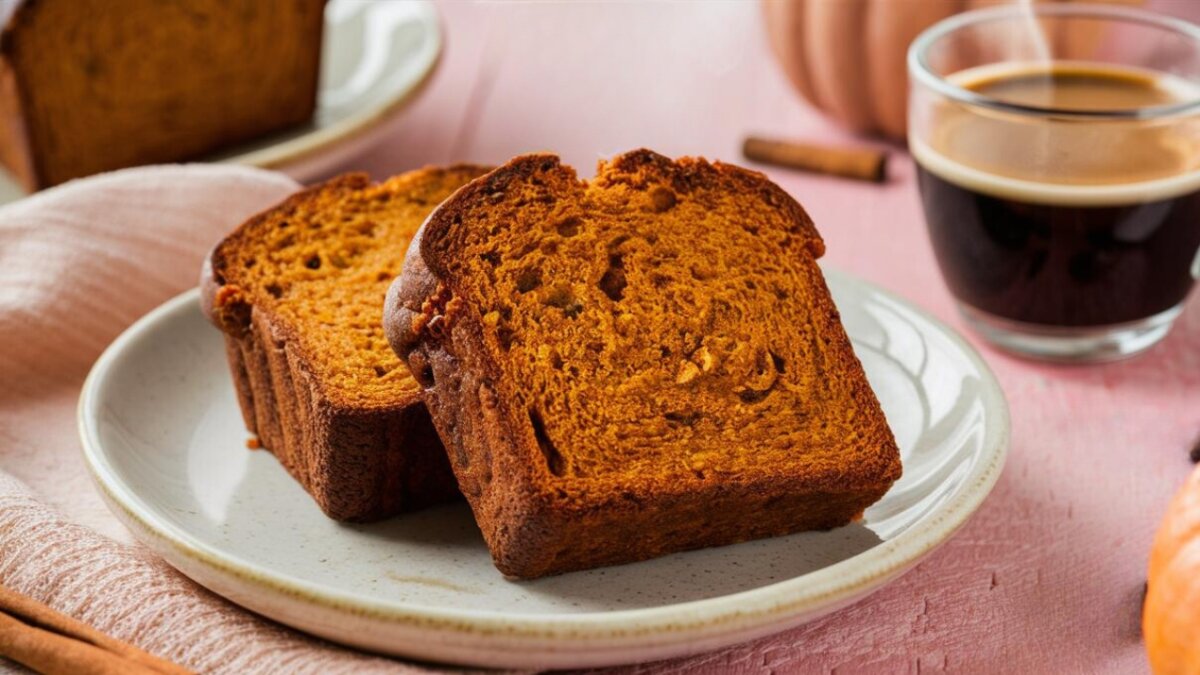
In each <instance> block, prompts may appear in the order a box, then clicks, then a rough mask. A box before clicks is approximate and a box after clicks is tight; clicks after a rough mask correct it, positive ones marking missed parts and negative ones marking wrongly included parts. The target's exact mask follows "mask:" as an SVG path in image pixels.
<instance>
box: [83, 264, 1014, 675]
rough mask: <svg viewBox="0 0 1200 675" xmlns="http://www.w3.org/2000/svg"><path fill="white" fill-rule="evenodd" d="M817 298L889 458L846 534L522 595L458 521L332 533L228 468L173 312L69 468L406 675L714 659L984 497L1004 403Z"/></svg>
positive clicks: (285, 483) (197, 568) (94, 387)
mask: <svg viewBox="0 0 1200 675" xmlns="http://www.w3.org/2000/svg"><path fill="white" fill-rule="evenodd" d="M827 276H828V279H829V282H830V287H831V288H832V290H833V293H834V296H835V299H836V300H837V304H838V306H839V308H840V309H841V312H842V318H843V320H844V321H845V324H846V328H847V330H848V331H849V333H850V335H851V337H852V338H853V341H854V346H855V350H856V351H857V352H858V355H859V357H860V358H861V359H862V362H863V365H864V366H865V367H866V370H867V374H868V376H869V377H870V380H871V383H872V385H873V386H874V388H875V392H876V393H877V394H878V396H879V399H880V401H881V402H882V403H883V407H884V410H885V412H886V413H887V416H888V419H889V421H890V423H891V426H892V428H893V430H894V432H895V435H896V440H897V441H898V442H899V444H900V448H901V451H902V453H903V460H904V477H903V478H902V479H901V480H900V481H899V482H898V483H897V484H896V485H895V486H894V487H893V488H892V490H891V491H890V492H889V493H888V494H887V495H886V496H885V497H884V498H883V500H882V501H880V502H879V503H878V504H876V505H874V506H872V507H871V508H870V509H868V510H867V512H866V517H865V519H864V520H863V522H862V523H860V524H854V525H850V526H847V527H843V528H840V529H837V530H834V531H831V532H814V533H805V534H797V535H792V536H789V537H780V538H777V539H771V540H764V541H757V542H750V543H746V544H739V545H736V546H727V547H723V548H715V549H708V550H702V551H693V552H690V553H681V554H677V555H671V556H667V557H665V558H660V559H658V560H652V561H648V562H642V563H636V564H632V565H625V566H621V567H610V568H606V569H601V570H592V571H587V572H576V573H572V574H566V575H562V576H558V577H552V578H548V579H542V580H538V581H533V582H510V581H506V580H505V579H504V578H503V577H502V576H501V575H500V573H499V572H497V571H496V569H495V568H494V567H492V564H491V559H490V557H489V556H488V552H487V549H486V548H485V546H484V543H483V540H482V538H481V536H480V534H479V531H478V530H477V529H476V527H475V524H474V522H473V521H472V519H471V514H470V511H469V510H468V509H467V507H466V506H465V505H462V504H460V505H451V506H445V507H439V508H435V509H432V510H429V511H425V512H422V513H417V514H412V515H406V516H401V517H398V518H394V519H392V520H390V521H388V522H385V523H381V524H376V525H369V526H363V525H340V524H337V523H335V522H333V521H331V520H329V519H327V518H326V517H325V516H323V515H322V514H321V512H320V511H319V510H318V509H317V507H316V505H315V504H314V503H313V502H312V501H311V500H310V499H309V498H308V496H307V495H306V494H305V493H304V492H303V491H302V490H301V489H300V487H299V486H298V485H297V484H296V483H294V482H293V481H292V480H291V479H290V478H289V477H288V476H287V474H286V473H285V472H284V471H283V469H282V468H281V467H280V466H279V464H278V463H277V462H276V461H275V459H274V458H273V457H272V456H271V455H270V454H268V453H266V452H262V451H259V452H252V451H249V450H247V449H246V446H245V441H246V432H245V430H244V427H243V425H242V420H241V416H240V414H239V412H238V407H237V402H236V400H235V398H234V390H233V386H232V382H231V380H230V377H229V374H228V373H227V369H226V363H225V354H224V350H223V347H222V339H221V337H220V335H219V334H218V333H217V331H216V329H215V328H212V327H211V326H209V325H208V324H207V322H206V320H205V319H204V317H203V316H202V315H201V312H200V308H199V306H198V305H199V303H198V294H197V292H195V291H193V292H189V293H185V294H184V295H182V296H179V297H177V298H175V299H174V300H172V301H170V302H168V303H167V304H165V305H163V306H162V307H159V308H158V309H156V310H155V311H153V312H151V313H150V314H148V315H147V316H146V317H144V318H143V319H141V320H140V321H138V322H137V323H136V324H134V326H133V327H131V328H130V329H129V330H128V331H126V332H125V334H124V335H122V336H121V337H120V338H118V339H117V340H116V342H114V343H113V344H112V346H111V347H109V349H108V351H107V352H105V353H104V355H103V356H102V357H101V358H100V360H99V361H98V362H97V363H96V365H95V367H94V368H93V370H92V373H91V375H90V376H89V378H88V380H87V383H86V384H85V385H84V389H83V395H82V398H81V400H80V408H79V414H80V416H79V423H80V430H81V435H82V438H83V447H84V454H85V457H86V459H87V464H88V466H89V467H90V469H91V471H92V474H93V477H94V478H95V480H96V483H97V485H98V486H99V488H100V490H101V491H102V493H103V494H104V496H105V498H106V500H107V501H108V504H109V506H110V507H111V508H112V510H113V512H114V513H115V514H116V515H117V516H118V517H119V518H120V519H121V520H122V521H123V522H124V523H125V524H126V525H127V526H128V527H129V528H130V529H131V530H132V531H133V533H134V534H135V535H136V536H137V537H138V538H139V539H141V540H142V541H143V542H145V543H146V544H147V545H149V546H150V547H151V548H153V549H154V550H155V551H157V552H158V553H160V554H161V555H162V556H163V557H164V558H166V560H167V561H168V562H170V563H171V564H172V565H174V566H175V567H177V568H179V569H180V570H181V571H183V573H184V574H186V575H188V576H190V577H192V578H193V579H195V580H196V581H198V582H199V583H201V584H202V585H204V586H207V587H208V588H210V589H212V590H213V591H215V592H217V593H220V594H221V595H224V596H226V597H228V598H229V599H231V600H233V601H234V602H236V603H239V604H241V605H244V606H246V607H248V608H250V609H253V610H255V611H257V612H259V613H261V614H264V615H266V616H269V617H271V618H274V619H277V620H278V621H281V622H283V623H285V624H289V625H292V626H295V627H297V628H300V629H301V630H305V631H309V632H311V633H315V634H317V635H321V636H324V637H327V638H329V639H331V640H336V641H338V642H343V643H346V644H350V645H355V646H359V647H363V648H366V649H371V650H376V651H380V652H386V653H390V654H397V655H403V656H409V657H414V658H419V659H426V660H435V661H448V662H455V663H463V664H472V665H481V666H507V667H566V666H589V665H608V664H616V663H626V662H634V661H646V660H651V659H659V658H665V657H670V656H678V655H683V654H689V653H694V652H700V651H705V650H710V649H714V648H717V647H721V646H724V645H727V644H732V643H735V642H739V641H743V640H747V639H750V638H754V637H757V636H761V635H765V634H768V633H771V632H774V631H779V630H782V629H785V628H788V627H791V626H795V625H797V624H800V623H803V622H805V621H809V620H811V619H813V618H816V617H818V616H821V615H823V614H826V613H828V612H830V611H832V610H835V609H837V608H839V607H842V606H845V605H847V604H849V603H851V602H853V601H855V600H858V599H860V598H862V597H863V596H865V595H867V594H868V593H870V592H871V591H873V590H875V589H877V588H879V587H880V586H882V585H883V584H885V583H887V582H888V581H889V580H891V579H894V578H895V577H897V576H898V575H900V574H901V573H902V572H904V571H905V570H907V569H909V568H911V567H912V566H913V565H915V564H916V563H917V561H918V560H920V559H921V558H922V557H923V556H925V555H926V554H928V553H929V552H930V551H932V550H933V549H934V548H935V547H937V546H938V545H939V544H941V543H942V542H944V541H946V539H947V538H948V537H950V535H951V534H953V533H954V531H955V530H956V529H958V527H959V526H961V525H962V524H963V523H964V522H965V521H966V520H967V518H968V517H969V516H970V515H971V513H972V512H974V511H975V509H976V508H977V507H978V506H979V504H980V503H981V502H982V501H983V499H984V497H985V496H986V495H987V494H988V492H989V491H990V490H991V488H992V485H993V484H994V483H995V481H996V479H997V477H998V476H999V474H1000V470H1001V468H1002V466H1003V464H1004V457H1005V454H1006V451H1007V446H1008V433H1009V422H1008V411H1007V407H1006V404H1005V401H1004V397H1003V394H1002V393H1001V392H1000V388H999V387H998V386H997V384H996V381H995V379H994V378H993V377H992V374H991V373H990V372H989V371H988V369H987V366H986V365H984V363H983V361H982V360H981V359H980V358H979V356H978V355H977V354H976V353H975V352H974V351H973V350H972V349H971V348H970V347H969V346H968V345H967V344H966V343H965V342H963V340H962V339H961V338H959V337H958V336H957V335H955V334H954V333H953V332H952V331H951V330H950V329H949V328H947V327H945V326H943V325H941V324H940V323H938V322H937V321H935V320H934V319H933V318H931V317H929V316H927V315H925V314H924V313H922V312H920V311H919V310H916V309H914V308H913V307H911V306H910V305H908V304H906V303H905V302H903V301H901V300H899V299H897V298H895V297H893V296H891V295H888V294H887V293H885V292H883V291H881V290H879V289H878V288H876V287H874V286H871V285H869V284H867V283H865V282H863V281H859V280H856V279H854V278H852V277H849V276H846V275H844V274H839V273H836V272H833V271H828V272H827Z"/></svg>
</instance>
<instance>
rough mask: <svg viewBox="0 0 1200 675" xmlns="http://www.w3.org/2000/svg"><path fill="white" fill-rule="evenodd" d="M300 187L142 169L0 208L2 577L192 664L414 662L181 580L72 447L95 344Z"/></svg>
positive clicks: (222, 171) (390, 665)
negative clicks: (357, 646) (143, 541)
mask: <svg viewBox="0 0 1200 675" xmlns="http://www.w3.org/2000/svg"><path fill="white" fill-rule="evenodd" d="M297 187H298V185H297V184H296V183H295V182H294V181H292V180H291V179H290V178H287V177H286V176H283V175H282V174H277V173H272V172H267V171H261V170H257V169H250V168H244V167H233V166H219V165H187V166H163V167H147V168H138V169H130V170H126V171H119V172H116V173H111V174H106V175H102V176H98V177H94V178H89V179H85V180H80V181H75V182H71V183H68V184H66V185H63V186H61V187H58V188H55V189H52V190H49V191H46V192H43V193H40V194H38V195H35V196H33V197H30V198H27V199H24V200H22V201H19V202H17V203H15V204H12V205H9V206H6V207H2V208H0V584H2V585H4V586H8V587H9V588H11V589H13V590H15V591H17V592H18V593H22V594H25V595H27V596H29V597H32V598H34V599H36V600H39V601H41V602H43V603H45V604H47V605H49V606H51V607H53V608H54V609H57V610H59V611H61V612H63V613H65V614H68V615H71V616H73V617H75V618H77V619H80V620H82V621H84V622H86V623H89V624H91V625H92V626H94V627H95V628H97V629H99V630H101V631H103V632H105V633H108V634H110V635H112V636H113V637H116V638H119V639H122V640H125V641H127V642H130V643H132V644H135V645H137V646H139V647H141V648H143V649H145V650H147V651H149V652H152V653H154V654H157V655H159V656H162V657H164V658H167V659H170V660H173V661H175V662H177V663H179V664H181V665H184V666H186V667H189V668H192V669H194V670H197V671H200V672H215V673H221V672H226V673H248V672H288V673H374V672H415V671H418V670H421V669H418V668H416V667H413V666H408V665H405V664H402V663H399V662H395V661H390V660H387V659H383V658H378V657H371V656H368V655H365V654H360V653H356V652H353V651H350V650H345V649H341V648H338V647H335V646H333V645H329V644H327V643H324V642H321V641H318V640H315V639H312V638H308V637H305V636H303V635H301V634H299V633H296V632H294V631H291V630H288V629H286V628H283V627H281V626H279V625H277V624H274V623H272V622H270V621H267V620H264V619H261V618H259V617H257V616H255V615H253V614H251V613H249V612H246V611H244V610H241V609H239V608H237V607H235V606H234V605H232V604H230V603H228V602H226V601H224V600H222V599H221V598H219V597H217V596H215V595H213V594H211V593H209V592H208V591H206V590H204V589H202V588H200V587H199V586H198V585H196V584H194V583H192V582H191V581H189V580H188V579H186V578H185V577H183V576H182V575H181V574H179V573H177V572H175V571H174V570H173V569H172V568H170V567H169V566H168V565H167V564H166V563H164V562H162V561H161V560H159V559H158V558H157V557H156V556H154V555H153V554H151V553H150V552H149V551H148V550H147V549H145V548H143V547H141V546H140V545H137V544H134V543H132V541H131V538H130V536H129V534H128V533H127V532H126V531H125V530H124V528H122V527H121V526H120V525H119V524H118V523H117V522H116V520H115V519H114V518H113V517H112V516H110V515H109V514H108V513H107V510H106V509H105V507H104V506H103V504H102V503H101V501H100V498H99V496H98V495H97V493H96V491H95V489H94V488H93V487H92V485H91V482H90V479H89V478H88V476H87V473H86V470H85V469H84V466H83V461H82V459H81V457H80V449H79V442H78V439H77V436H76V430H75V405H76V402H77V400H78V395H79V388H80V386H81V384H82V382H83V379H84V377H85V376H86V375H87V371H88V369H89V367H90V366H91V364H92V362H93V361H95V359H96V357H97V356H99V354H100V352H101V351H102V350H103V349H104V347H105V346H106V345H108V344H109V343H110V342H111V341H112V340H113V338H115V337H116V336H117V335H118V334H119V333H120V332H121V331H122V330H123V329H124V328H125V327H126V326H128V325H129V324H130V323H132V322H133V321H134V320H135V319H136V318H137V317H139V316H141V315H142V314H145V313H146V312H147V311H149V310H150V309H152V308H153V307H155V306H156V305H158V304H160V303H162V302H163V301H164V300H167V299H168V298H170V297H171V296H173V295H175V294H177V293H179V292H181V291H183V290H186V289H188V288H190V287H192V286H194V285H195V284H196V280H197V277H198V273H199V269H200V262H201V260H202V258H203V256H204V255H205V254H206V253H207V252H208V249H209V248H210V247H211V246H212V245H213V244H214V243H215V242H216V241H217V240H218V239H220V237H221V236H222V235H223V234H225V233H226V232H228V231H229V230H230V229H232V228H233V227H235V226H236V225H238V224H239V223H241V222H242V221H243V220H245V219H246V218H247V217H248V216H250V215H251V214H253V213H255V212H257V211H259V210H261V209H263V208H265V207H268V206H270V205H272V204H274V203H275V202H278V201H279V200H281V199H282V198H283V197H285V196H286V195H288V194H290V193H291V192H293V191H294V190H296V189H297ZM63 514H70V518H69V519H68V518H67V517H66V516H65V515H63ZM106 535H107V536H106Z"/></svg>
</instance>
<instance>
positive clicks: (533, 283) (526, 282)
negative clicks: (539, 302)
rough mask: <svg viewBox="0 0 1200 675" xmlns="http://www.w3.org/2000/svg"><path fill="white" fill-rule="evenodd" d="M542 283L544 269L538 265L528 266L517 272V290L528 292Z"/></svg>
mask: <svg viewBox="0 0 1200 675" xmlns="http://www.w3.org/2000/svg"><path fill="white" fill-rule="evenodd" d="M541 285H542V271H541V270H539V269H538V268H536V267H527V268H525V269H523V270H521V271H520V272H519V273H517V292H518V293H528V292H529V291H532V290H533V289H535V288H537V287H538V286H541Z"/></svg>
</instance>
